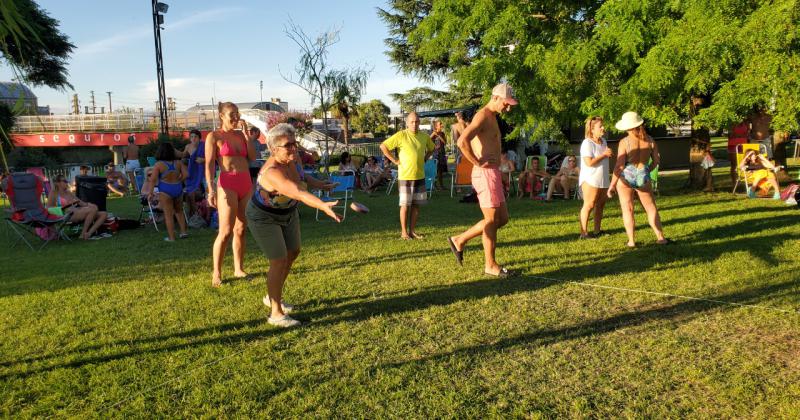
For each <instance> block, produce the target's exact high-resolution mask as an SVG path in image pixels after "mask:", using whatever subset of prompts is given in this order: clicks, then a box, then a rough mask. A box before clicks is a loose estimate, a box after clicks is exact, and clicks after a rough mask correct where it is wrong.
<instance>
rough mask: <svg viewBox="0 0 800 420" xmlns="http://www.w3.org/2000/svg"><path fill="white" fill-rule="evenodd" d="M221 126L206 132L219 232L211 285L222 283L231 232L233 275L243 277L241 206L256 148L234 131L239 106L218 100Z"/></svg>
mask: <svg viewBox="0 0 800 420" xmlns="http://www.w3.org/2000/svg"><path fill="white" fill-rule="evenodd" d="M217 108H218V110H219V118H220V129H219V130H216V131H212V132H210V133H208V136H207V137H206V144H205V157H206V162H205V164H206V182H207V183H208V204H209V205H210V206H211V207H216V208H217V210H218V211H219V233H217V239H216V240H215V241H214V248H213V251H212V253H213V256H214V271H213V274H212V276H211V285H212V286H213V287H220V286H221V285H222V260H223V258H225V249H226V248H227V247H228V241H229V240H230V239H231V236H233V269H234V272H233V275H234V276H235V277H239V278H241V277H246V276H247V273H245V271H244V245H245V240H244V231H245V228H246V223H247V222H246V221H245V216H244V209H245V206H246V205H247V202H248V200H250V196H251V194H252V188H253V183H252V181H251V180H250V169H249V168H250V163H249V161H251V160H255V158H256V150H255V148H254V147H253V144H252V143H248V141H247V139H246V138H245V136H244V133H243V132H241V131H237V130H236V128H237V127H239V126H240V125H241V122H240V120H239V108H238V107H237V106H236V105H235V104H233V103H232V102H220V103H219V106H218V107H217ZM217 163H219V167H220V173H219V179H218V180H217V188H214V173H215V171H216V165H217Z"/></svg>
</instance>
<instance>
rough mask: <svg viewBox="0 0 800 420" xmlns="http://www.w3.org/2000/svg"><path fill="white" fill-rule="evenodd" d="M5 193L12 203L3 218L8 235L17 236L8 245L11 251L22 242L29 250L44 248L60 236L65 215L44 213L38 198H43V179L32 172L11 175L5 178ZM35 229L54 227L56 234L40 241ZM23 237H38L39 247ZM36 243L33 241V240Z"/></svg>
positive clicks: (41, 238)
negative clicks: (9, 211)
mask: <svg viewBox="0 0 800 420" xmlns="http://www.w3.org/2000/svg"><path fill="white" fill-rule="evenodd" d="M5 182H6V185H5V187H4V190H5V192H6V194H7V195H8V199H9V201H10V202H11V215H10V216H8V217H6V223H7V224H8V226H9V228H10V232H14V233H16V234H17V239H16V240H15V241H14V242H12V243H11V247H12V248H13V247H14V246H16V245H17V244H18V243H19V242H24V243H25V245H28V248H30V249H31V250H32V251H38V250H41V249H42V248H44V247H45V246H46V245H47V244H48V243H50V241H52V240H54V239H57V238H59V237H62V236H63V233H62V229H63V228H64V223H65V221H66V219H67V216H63V217H61V216H55V215H52V214H50V213H48V212H47V209H46V208H45V207H44V205H43V204H42V202H41V200H40V198H39V197H41V195H42V189H43V186H42V180H41V179H39V178H38V177H37V176H36V175H34V174H32V173H22V172H18V173H14V174H11V175H10V176H9V177H8V178H7V181H5ZM37 228H40V229H42V228H45V229H46V228H53V229H55V232H56V234H55V235H53V237H52V238H43V237H42V236H39V235H38V234H37V232H36V229H37ZM26 235H28V236H31V237H34V238H38V239H39V240H41V241H42V245H41V246H39V247H38V248H34V246H33V244H32V243H31V242H30V241H28V239H27V238H26ZM34 241H35V240H34Z"/></svg>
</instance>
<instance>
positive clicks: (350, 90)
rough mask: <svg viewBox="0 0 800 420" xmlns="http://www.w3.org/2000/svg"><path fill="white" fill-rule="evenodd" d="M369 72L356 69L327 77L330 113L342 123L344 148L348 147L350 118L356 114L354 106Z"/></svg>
mask: <svg viewBox="0 0 800 420" xmlns="http://www.w3.org/2000/svg"><path fill="white" fill-rule="evenodd" d="M370 71H371V70H365V69H362V68H356V69H351V70H337V71H332V72H331V73H330V75H329V79H328V82H329V86H331V87H332V89H331V92H332V94H331V111H333V113H334V115H335V116H336V117H337V118H341V119H342V121H343V123H344V124H343V127H342V129H343V130H342V135H343V136H344V144H345V147H349V145H350V118H351V117H352V116H353V115H354V114H355V112H356V105H357V104H358V103H359V102H360V101H361V95H362V93H363V92H364V90H365V89H366V87H367V78H368V77H369V73H370Z"/></svg>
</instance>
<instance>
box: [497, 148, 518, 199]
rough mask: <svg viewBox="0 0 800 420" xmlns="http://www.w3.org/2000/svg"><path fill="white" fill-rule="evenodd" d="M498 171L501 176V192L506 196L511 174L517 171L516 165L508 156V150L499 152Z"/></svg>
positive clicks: (509, 186)
mask: <svg viewBox="0 0 800 420" xmlns="http://www.w3.org/2000/svg"><path fill="white" fill-rule="evenodd" d="M498 169H500V174H501V175H502V177H501V179H502V180H503V190H505V192H506V194H508V190H509V189H510V188H511V173H512V172H514V171H515V170H517V165H516V164H515V163H514V161H513V160H512V159H510V158H509V156H508V150H503V151H502V152H500V166H499V167H498Z"/></svg>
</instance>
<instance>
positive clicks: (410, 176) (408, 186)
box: [381, 112, 434, 239]
mask: <svg viewBox="0 0 800 420" xmlns="http://www.w3.org/2000/svg"><path fill="white" fill-rule="evenodd" d="M395 149H397V150H398V156H399V159H396V158H395V157H394V155H393V154H392V152H391V151H392V150H395ZM433 149H434V146H433V141H431V138H430V137H429V136H428V135H427V134H425V133H421V132H420V131H419V116H418V115H417V113H416V112H412V113H410V114H408V117H406V129H405V130H403V131H398V132H397V133H395V134H394V135H393V136H392V137H389V138H388V139H386V141H384V142H383V143H381V151H382V152H383V155H384V156H385V157H386V159H388V160H390V161H391V162H392V163H394V164H395V165H397V180H398V183H397V185H398V192H399V193H400V231H401V233H400V237H401V238H403V239H420V238H422V235H420V234H418V233H417V232H416V231H415V228H416V226H417V218H418V217H419V205H420V204H425V203H426V202H427V196H426V194H425V161H426V160H428V158H429V157H430V156H431V154H432V153H433ZM409 207H410V208H411V212H410V213H411V220H408V219H409V217H408V216H409V214H408V213H409V211H408V209H409Z"/></svg>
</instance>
